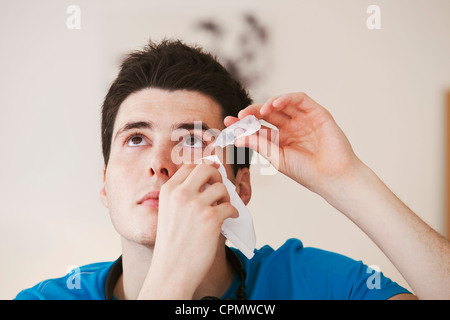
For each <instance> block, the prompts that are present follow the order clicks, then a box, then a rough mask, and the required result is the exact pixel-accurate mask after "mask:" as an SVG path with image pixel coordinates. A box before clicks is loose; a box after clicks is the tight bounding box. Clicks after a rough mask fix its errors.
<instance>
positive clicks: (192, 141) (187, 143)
mask: <svg viewBox="0 0 450 320" xmlns="http://www.w3.org/2000/svg"><path fill="white" fill-rule="evenodd" d="M181 143H182V145H183V147H189V148H203V146H204V143H203V140H202V139H200V138H198V137H196V136H194V135H189V136H185V137H183V141H181Z"/></svg>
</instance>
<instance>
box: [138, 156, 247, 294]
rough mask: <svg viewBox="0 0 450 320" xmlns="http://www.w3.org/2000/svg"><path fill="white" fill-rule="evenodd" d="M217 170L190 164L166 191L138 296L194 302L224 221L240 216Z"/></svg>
mask: <svg viewBox="0 0 450 320" xmlns="http://www.w3.org/2000/svg"><path fill="white" fill-rule="evenodd" d="M217 168H218V164H205V163H202V164H198V165H194V164H185V165H183V166H182V167H181V168H180V169H179V170H178V171H177V172H176V173H175V174H174V175H173V177H172V178H171V179H170V180H169V181H167V182H166V183H165V184H164V186H163V187H162V188H161V192H160V197H159V209H158V229H157V235H156V242H155V249H154V252H153V257H152V264H151V267H150V270H149V273H148V275H147V278H146V280H145V282H144V285H143V287H142V289H141V292H140V294H139V298H142V299H191V298H192V295H193V294H194V292H195V290H196V289H197V287H198V286H199V284H200V283H201V281H202V280H203V279H204V277H205V276H206V274H207V272H208V271H209V269H210V268H211V266H212V264H213V262H214V259H215V257H216V251H217V245H218V242H219V236H220V231H221V226H222V224H223V222H224V221H225V219H227V218H232V217H234V218H236V217H237V216H238V215H239V214H238V212H237V210H236V208H235V207H233V206H232V205H231V203H230V198H229V195H228V191H227V189H226V187H225V185H224V184H223V183H222V177H221V175H220V173H219V171H218V170H217ZM206 183H208V184H209V186H208V187H207V188H206V189H204V190H203V188H202V187H203V186H204V185H205V184H206Z"/></svg>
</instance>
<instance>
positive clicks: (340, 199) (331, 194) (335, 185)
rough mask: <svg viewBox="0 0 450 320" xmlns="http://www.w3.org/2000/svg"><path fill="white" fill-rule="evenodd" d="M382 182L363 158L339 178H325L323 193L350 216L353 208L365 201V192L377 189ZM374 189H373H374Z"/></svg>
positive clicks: (323, 195)
mask: <svg viewBox="0 0 450 320" xmlns="http://www.w3.org/2000/svg"><path fill="white" fill-rule="evenodd" d="M380 183H381V184H382V182H381V180H379V179H378V177H377V175H376V174H375V173H374V172H373V171H372V170H371V169H370V168H369V167H368V166H367V165H365V164H364V163H363V162H362V161H361V160H359V159H356V161H355V162H354V164H353V165H352V166H351V167H350V168H349V169H348V170H347V171H346V172H345V173H344V174H342V175H340V176H339V177H337V178H332V179H328V180H325V183H324V184H323V186H322V188H321V192H320V193H319V195H321V196H322V197H323V198H324V199H325V200H326V201H327V202H328V203H329V204H330V205H332V206H333V207H335V208H336V209H338V210H339V211H341V212H342V213H344V214H345V215H347V216H349V215H350V214H351V212H352V210H351V209H354V208H355V207H357V204H358V203H360V202H364V201H365V200H364V194H367V193H370V192H371V191H370V190H371V189H374V188H375V189H377V188H379V186H380ZM372 191H373V190H372Z"/></svg>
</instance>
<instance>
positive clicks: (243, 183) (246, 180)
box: [234, 168, 252, 205]
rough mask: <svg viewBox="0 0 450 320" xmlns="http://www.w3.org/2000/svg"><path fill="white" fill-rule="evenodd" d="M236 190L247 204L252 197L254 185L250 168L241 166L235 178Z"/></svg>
mask: <svg viewBox="0 0 450 320" xmlns="http://www.w3.org/2000/svg"><path fill="white" fill-rule="evenodd" d="M234 182H235V186H236V192H237V194H238V195H239V197H241V199H242V202H244V204H245V205H247V204H248V203H249V202H250V198H251V197H252V186H251V184H250V170H249V169H248V168H241V169H239V170H238V172H237V174H236V179H235V180H234Z"/></svg>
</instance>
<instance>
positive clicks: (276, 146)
mask: <svg viewBox="0 0 450 320" xmlns="http://www.w3.org/2000/svg"><path fill="white" fill-rule="evenodd" d="M250 114H252V115H255V116H256V117H257V118H258V119H263V120H265V121H267V122H269V123H271V124H273V125H275V126H277V128H278V131H276V130H270V129H269V128H267V127H263V129H264V130H261V131H260V133H257V134H254V135H252V136H250V137H245V138H241V139H240V140H238V141H237V142H236V146H238V147H243V146H246V147H249V148H251V149H254V150H255V151H257V152H258V153H259V154H261V155H262V156H263V157H265V158H266V159H267V160H268V161H270V162H271V163H272V165H274V167H275V168H276V169H277V170H279V171H280V172H282V173H284V174H285V175H287V176H288V177H290V178H292V179H293V180H295V181H297V182H298V183H300V184H301V185H303V186H305V187H306V188H308V189H310V190H311V191H313V192H315V193H317V194H319V195H321V196H322V197H323V198H324V199H325V200H326V201H327V202H328V203H330V204H331V205H332V206H333V207H335V208H336V209H338V210H339V211H340V212H342V213H343V214H344V215H346V216H347V217H348V218H349V219H350V220H352V221H353V222H354V223H355V224H356V225H357V226H358V227H359V228H361V229H362V230H363V231H364V232H365V233H366V234H367V235H368V236H369V237H370V238H371V239H372V240H373V241H374V242H375V243H376V244H377V245H378V246H379V247H380V249H381V250H382V251H383V252H384V253H385V254H386V256H387V257H388V258H389V259H390V260H391V261H392V263H393V264H394V265H395V267H396V268H397V269H398V270H399V271H400V273H401V274H402V275H403V277H404V278H405V279H406V281H407V282H408V284H409V285H410V286H411V288H412V289H413V291H414V292H415V294H416V295H417V296H418V297H419V298H420V299H450V289H449V288H450V243H449V241H447V240H446V239H445V238H443V237H442V236H441V235H439V234H438V233H437V232H436V231H434V230H433V229H432V228H430V227H429V226H428V225H427V224H426V223H425V222H423V221H422V220H421V219H420V218H419V217H418V216H417V215H416V214H415V213H414V212H412V211H411V210H410V209H409V208H408V207H407V206H406V205H405V204H404V203H403V202H402V201H401V200H400V199H398V198H397V197H396V196H395V195H394V194H393V193H392V191H390V190H389V188H388V187H387V186H386V185H385V184H384V183H383V182H382V181H381V180H380V179H379V178H378V177H377V175H376V174H375V173H374V172H373V171H372V170H371V169H370V168H369V167H367V166H366V165H365V164H364V163H363V162H362V161H361V160H360V159H359V158H358V157H357V156H356V155H355V153H354V152H353V149H352V147H351V145H350V143H349V141H348V139H347V138H346V137H345V135H344V133H343V132H342V130H341V129H340V128H339V127H338V125H337V124H336V122H335V121H334V119H333V117H332V116H331V114H330V113H329V112H328V111H327V110H326V109H325V108H323V107H322V106H320V105H319V104H318V103H316V102H315V101H314V100H312V99H311V98H310V97H308V96H307V95H306V94H304V93H289V94H284V95H281V96H278V97H275V98H272V99H269V100H268V101H267V102H266V103H264V104H263V105H258V104H255V105H251V106H249V107H247V108H246V109H244V110H242V111H241V112H240V113H239V118H243V117H245V116H247V115H250ZM237 120H238V119H237V118H234V117H227V118H226V119H225V125H227V126H229V125H231V124H232V123H234V122H235V121H237Z"/></svg>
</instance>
